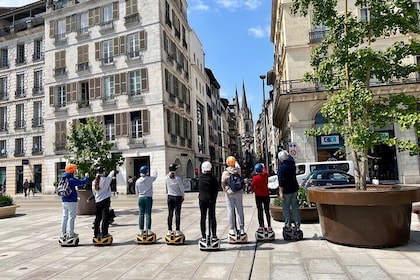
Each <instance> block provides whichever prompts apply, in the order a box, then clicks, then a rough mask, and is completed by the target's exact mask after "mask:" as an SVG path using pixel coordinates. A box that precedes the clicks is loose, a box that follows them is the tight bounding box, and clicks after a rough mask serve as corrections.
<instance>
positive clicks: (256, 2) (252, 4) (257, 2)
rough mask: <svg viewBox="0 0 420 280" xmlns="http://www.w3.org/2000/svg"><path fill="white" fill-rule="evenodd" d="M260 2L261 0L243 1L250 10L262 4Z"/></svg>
mask: <svg viewBox="0 0 420 280" xmlns="http://www.w3.org/2000/svg"><path fill="white" fill-rule="evenodd" d="M262 2H263V1H262V0H246V1H244V5H245V7H247V8H248V9H250V10H255V9H257V8H258V7H259V6H261V5H262Z"/></svg>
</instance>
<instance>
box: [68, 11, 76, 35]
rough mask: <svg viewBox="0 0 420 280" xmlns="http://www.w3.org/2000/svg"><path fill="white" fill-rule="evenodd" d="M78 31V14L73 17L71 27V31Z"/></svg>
mask: <svg viewBox="0 0 420 280" xmlns="http://www.w3.org/2000/svg"><path fill="white" fill-rule="evenodd" d="M76 30H77V14H74V15H71V26H70V31H71V32H74V31H76Z"/></svg>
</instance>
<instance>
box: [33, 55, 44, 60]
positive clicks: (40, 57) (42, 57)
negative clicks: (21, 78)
mask: <svg viewBox="0 0 420 280" xmlns="http://www.w3.org/2000/svg"><path fill="white" fill-rule="evenodd" d="M42 60H44V54H43V53H34V54H33V55H32V61H33V62H37V61H42Z"/></svg>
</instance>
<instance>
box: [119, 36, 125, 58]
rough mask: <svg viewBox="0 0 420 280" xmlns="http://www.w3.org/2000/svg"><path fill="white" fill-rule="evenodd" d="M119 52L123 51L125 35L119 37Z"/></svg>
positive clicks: (122, 52)
mask: <svg viewBox="0 0 420 280" xmlns="http://www.w3.org/2000/svg"><path fill="white" fill-rule="evenodd" d="M120 53H121V54H124V53H125V37H124V36H121V37H120Z"/></svg>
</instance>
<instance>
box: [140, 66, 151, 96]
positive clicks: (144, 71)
mask: <svg viewBox="0 0 420 280" xmlns="http://www.w3.org/2000/svg"><path fill="white" fill-rule="evenodd" d="M140 78H141V91H146V90H148V89H149V79H148V77H147V68H143V69H141V70H140Z"/></svg>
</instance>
